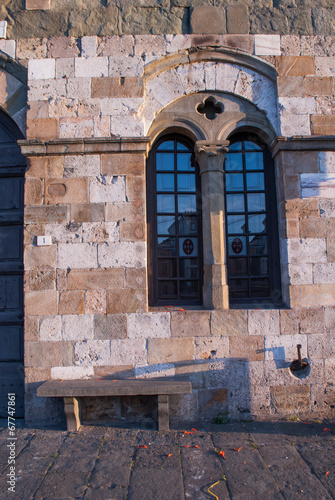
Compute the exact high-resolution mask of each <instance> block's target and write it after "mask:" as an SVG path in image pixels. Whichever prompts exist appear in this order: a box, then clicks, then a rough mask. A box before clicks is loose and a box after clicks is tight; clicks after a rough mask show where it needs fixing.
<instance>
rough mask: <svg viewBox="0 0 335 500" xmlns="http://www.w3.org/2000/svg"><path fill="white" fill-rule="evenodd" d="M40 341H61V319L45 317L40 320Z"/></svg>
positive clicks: (58, 317)
mask: <svg viewBox="0 0 335 500" xmlns="http://www.w3.org/2000/svg"><path fill="white" fill-rule="evenodd" d="M39 330H40V340H42V341H48V342H59V341H61V340H62V318H61V317H60V316H47V317H45V318H41V319H40V328H39ZM51 349H52V348H51Z"/></svg>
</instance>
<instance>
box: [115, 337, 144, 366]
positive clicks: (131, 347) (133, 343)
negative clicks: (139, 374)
mask: <svg viewBox="0 0 335 500" xmlns="http://www.w3.org/2000/svg"><path fill="white" fill-rule="evenodd" d="M110 343H111V357H110V361H109V364H110V365H146V364H147V349H146V341H145V340H144V339H131V340H128V339H121V340H111V341H110Z"/></svg>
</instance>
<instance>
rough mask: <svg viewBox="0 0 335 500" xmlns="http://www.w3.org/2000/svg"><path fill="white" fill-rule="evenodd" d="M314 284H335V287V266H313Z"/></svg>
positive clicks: (328, 264) (331, 264) (330, 264)
mask: <svg viewBox="0 0 335 500" xmlns="http://www.w3.org/2000/svg"><path fill="white" fill-rule="evenodd" d="M313 282H314V283H316V284H321V283H334V285H335V264H333V263H330V262H328V263H327V264H314V265H313Z"/></svg>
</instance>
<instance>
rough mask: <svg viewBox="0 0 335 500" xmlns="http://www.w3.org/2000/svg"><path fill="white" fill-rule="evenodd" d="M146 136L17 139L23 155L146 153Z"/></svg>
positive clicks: (147, 141) (147, 142)
mask: <svg viewBox="0 0 335 500" xmlns="http://www.w3.org/2000/svg"><path fill="white" fill-rule="evenodd" d="M149 140H150V139H149V138H148V137H139V138H138V137H123V138H119V139H116V138H111V137H98V138H96V137H92V138H85V139H84V138H82V139H55V140H53V141H47V142H44V141H38V140H21V141H18V144H19V146H20V147H21V152H22V154H23V155H24V156H45V155H54V156H57V155H61V156H62V155H79V154H96V153H120V152H121V153H125V152H131V153H142V152H144V153H146V152H147V150H148V144H149Z"/></svg>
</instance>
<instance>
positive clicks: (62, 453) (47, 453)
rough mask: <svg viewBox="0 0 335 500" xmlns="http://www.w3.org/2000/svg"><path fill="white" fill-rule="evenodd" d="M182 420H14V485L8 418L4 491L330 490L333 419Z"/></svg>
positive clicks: (34, 494)
mask: <svg viewBox="0 0 335 500" xmlns="http://www.w3.org/2000/svg"><path fill="white" fill-rule="evenodd" d="M3 425H4V422H3ZM186 429H187V432H184V431H183V430H172V431H170V432H157V431H152V430H139V429H130V428H128V429H125V428H123V429H121V428H112V427H101V426H95V427H93V426H83V427H82V428H81V429H80V431H79V432H66V431H62V430H51V429H31V428H24V427H23V428H19V429H17V430H16V431H15V434H16V437H17V440H16V441H15V443H16V464H15V466H16V476H17V480H16V483H15V484H16V486H15V493H12V492H8V490H7V488H8V486H9V485H8V484H6V481H7V479H8V478H7V476H6V474H8V473H9V468H8V467H9V466H8V464H7V462H8V456H9V449H10V448H9V447H7V446H6V445H7V444H8V443H9V440H8V437H9V435H8V432H9V431H8V429H7V428H6V427H5V426H4V427H3V428H0V474H1V475H0V488H1V489H0V499H1V500H2V499H7V498H8V499H13V500H14V499H15V500H28V499H34V500H42V499H45V500H47V499H48V500H49V499H50V500H51V499H52V500H58V499H59V500H60V499H61V500H68V499H83V500H111V499H113V500H184V499H189V500H206V499H208V500H210V499H212V500H213V499H215V498H216V499H219V500H228V499H234V500H237V499H243V500H244V499H245V500H252V499H257V500H258V499H262V500H267V499H287V500H294V499H302V498H303V499H311V500H312V499H313V500H321V499H334V498H335V452H334V445H335V424H334V423H325V422H323V423H320V422H318V423H316V422H277V423H270V422H248V423H230V424H223V425H214V424H213V425H211V426H209V427H208V428H207V429H206V430H205V431H204V430H197V431H194V430H192V428H189V427H185V430H186ZM199 429H200V428H199ZM327 429H328V430H327ZM221 451H222V452H223V453H221V454H220V453H219V452H221ZM211 485H214V486H212V487H211ZM210 487H211V488H210Z"/></svg>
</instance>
